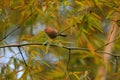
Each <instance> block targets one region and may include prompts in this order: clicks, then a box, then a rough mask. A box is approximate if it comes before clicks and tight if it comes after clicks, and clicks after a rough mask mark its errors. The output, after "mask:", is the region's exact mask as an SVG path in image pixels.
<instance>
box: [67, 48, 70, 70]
mask: <svg viewBox="0 0 120 80" xmlns="http://www.w3.org/2000/svg"><path fill="white" fill-rule="evenodd" d="M70 59H71V50H70V49H69V52H68V60H67V68H66V70H67V71H68V72H69V63H70Z"/></svg>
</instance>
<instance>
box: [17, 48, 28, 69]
mask: <svg viewBox="0 0 120 80" xmlns="http://www.w3.org/2000/svg"><path fill="white" fill-rule="evenodd" d="M18 50H19V52H20V54H21V56H22V58H23V61H24V63H25V66H26V67H28V65H27V63H26V61H25V58H24V56H23V54H22V51H21V50H20V47H19V46H18Z"/></svg>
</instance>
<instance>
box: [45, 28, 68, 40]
mask: <svg viewBox="0 0 120 80" xmlns="http://www.w3.org/2000/svg"><path fill="white" fill-rule="evenodd" d="M44 31H45V33H46V34H47V35H48V36H49V37H50V38H51V39H54V38H56V37H58V36H62V37H66V36H67V35H65V34H62V33H59V32H58V30H57V29H55V28H52V27H46V28H45V30H44Z"/></svg>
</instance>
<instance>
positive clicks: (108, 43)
mask: <svg viewBox="0 0 120 80" xmlns="http://www.w3.org/2000/svg"><path fill="white" fill-rule="evenodd" d="M119 39H120V37H119V38H117V39H114V40H113V41H111V42H108V43H106V44H104V45H103V46H101V47H99V48H97V49H95V51H98V50H100V49H101V48H103V47H105V46H107V45H109V44H111V43H113V42H115V41H116V40H119Z"/></svg>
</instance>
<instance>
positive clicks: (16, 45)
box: [0, 43, 120, 57]
mask: <svg viewBox="0 0 120 80" xmlns="http://www.w3.org/2000/svg"><path fill="white" fill-rule="evenodd" d="M34 45H42V46H47V44H43V43H26V44H11V45H4V46H0V48H6V47H22V46H34ZM50 46H55V47H59V46H57V45H56V44H50ZM62 48H64V49H67V50H83V51H91V50H90V49H88V48H81V47H68V46H62ZM94 52H97V53H103V54H108V55H111V56H113V57H120V55H115V54H112V53H107V52H103V51H94Z"/></svg>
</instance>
